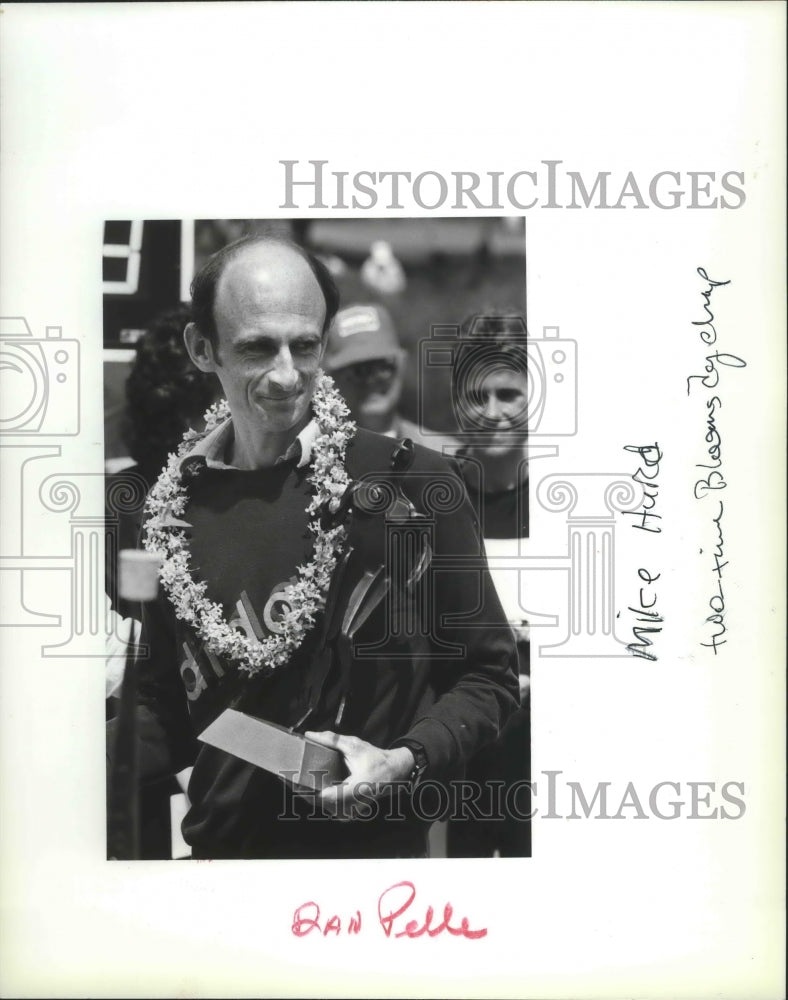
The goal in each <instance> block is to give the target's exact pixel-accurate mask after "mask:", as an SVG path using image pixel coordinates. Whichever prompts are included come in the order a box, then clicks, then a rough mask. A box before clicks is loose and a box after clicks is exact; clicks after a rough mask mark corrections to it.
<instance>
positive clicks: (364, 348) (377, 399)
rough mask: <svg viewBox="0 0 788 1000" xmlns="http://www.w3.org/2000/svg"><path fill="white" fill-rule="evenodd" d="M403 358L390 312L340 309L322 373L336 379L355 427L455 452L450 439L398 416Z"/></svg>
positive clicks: (368, 308) (373, 306)
mask: <svg viewBox="0 0 788 1000" xmlns="http://www.w3.org/2000/svg"><path fill="white" fill-rule="evenodd" d="M406 357H407V355H406V352H405V351H404V350H403V349H402V347H401V345H400V341H399V337H398V336H397V330H396V328H395V326H394V323H393V321H392V318H391V314H390V313H389V311H388V310H387V309H386V308H385V307H384V306H381V305H377V304H372V303H369V304H356V305H351V306H347V307H346V308H344V309H341V310H340V311H339V312H338V313H337V315H336V318H335V319H334V322H333V323H332V325H331V329H330V330H329V333H328V339H327V342H326V352H325V356H324V358H323V368H324V370H325V371H326V372H328V374H329V375H331V377H332V378H333V379H334V381H335V382H336V384H337V388H338V389H339V391H340V392H341V393H342V395H343V397H344V398H345V401H346V402H347V404H348V406H349V408H350V413H351V416H352V417H353V419H354V420H355V421H356V423H357V424H358V425H359V427H363V428H365V429H366V430H369V431H376V432H377V433H378V434H385V435H386V436H387V437H393V438H410V440H411V441H413V442H414V443H415V444H420V445H422V446H424V447H426V448H432V449H433V450H434V451H438V452H443V451H444V450H447V451H448V450H454V449H455V448H456V446H457V442H456V441H454V440H453V438H451V437H450V436H449V435H439V434H434V433H431V432H429V431H428V432H426V433H425V432H424V430H422V428H421V427H419V425H418V424H415V423H413V421H411V420H406V419H405V418H404V417H403V416H401V415H400V414H399V412H398V407H399V401H400V396H401V395H402V380H403V373H404V369H405V361H406Z"/></svg>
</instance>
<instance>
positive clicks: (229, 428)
mask: <svg viewBox="0 0 788 1000" xmlns="http://www.w3.org/2000/svg"><path fill="white" fill-rule="evenodd" d="M319 434H320V425H319V424H318V422H317V420H316V419H315V418H314V417H313V418H312V419H311V420H310V421H309V423H308V424H307V425H306V427H304V429H303V430H302V431H301V432H300V433H299V434H298V436H297V437H296V439H295V441H293V442H292V444H290V446H289V447H288V448H287V450H286V451H285V452H284V454H283V455H280V456H279V458H277V460H276V462H275V463H274V464H275V465H284V464H286V463H288V462H292V463H293V464H294V465H295V467H296V468H297V469H301V468H303V466H305V465H308V464H309V462H310V461H311V460H312V450H313V448H314V444H315V440H316V439H317V437H318V435H319ZM233 436H234V430H233V418H232V417H229V418H228V419H227V420H225V421H224V422H223V423H221V424H219V426H218V427H215V428H214V429H213V430H212V431H210V433H208V434H206V436H205V437H204V438H201V440H199V441H198V442H197V443H196V444H195V446H194V447H193V448H192V449H191V450H190V451H189V452H188V453H187V454H186V455H184V457H183V459H182V460H181V465H183V463H184V462H188V461H189V460H191V459H193V458H196V457H202V458H204V459H205V464H206V465H207V466H208V468H209V469H236V468H237V466H235V465H229V464H228V463H227V462H225V456H226V455H227V453H228V451H229V449H230V445H231V443H232V440H233Z"/></svg>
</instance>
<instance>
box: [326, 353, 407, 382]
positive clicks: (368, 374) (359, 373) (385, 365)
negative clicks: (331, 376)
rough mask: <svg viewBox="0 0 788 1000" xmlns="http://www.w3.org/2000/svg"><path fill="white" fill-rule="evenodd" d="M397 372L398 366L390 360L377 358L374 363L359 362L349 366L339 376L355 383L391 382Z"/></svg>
mask: <svg viewBox="0 0 788 1000" xmlns="http://www.w3.org/2000/svg"><path fill="white" fill-rule="evenodd" d="M396 372H397V364H396V362H395V361H391V360H390V359H389V358H375V359H374V360H372V361H359V363H358V364H355V365H348V366H347V367H346V368H342V369H340V371H339V372H337V374H339V375H342V376H343V377H345V378H349V379H351V380H352V381H353V382H378V381H380V382H383V381H386V382H390V381H391V379H393V377H394V375H395V374H396Z"/></svg>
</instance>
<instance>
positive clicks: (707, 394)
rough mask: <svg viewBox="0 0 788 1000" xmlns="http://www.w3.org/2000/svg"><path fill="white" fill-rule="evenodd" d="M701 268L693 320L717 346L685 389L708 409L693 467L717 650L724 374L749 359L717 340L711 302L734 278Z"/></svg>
mask: <svg viewBox="0 0 788 1000" xmlns="http://www.w3.org/2000/svg"><path fill="white" fill-rule="evenodd" d="M697 273H698V275H699V276H700V278H701V279H702V280H703V282H704V285H705V287H704V288H703V289H702V291H701V298H702V300H703V312H704V314H705V315H704V317H703V318H701V319H698V320H693V321H692V325H693V326H694V327H697V333H698V336H699V337H700V340H701V342H702V344H703V345H704V348H706V349H708V348H712V347H713V348H715V349H714V350H713V351H710V352H709V353H707V354H706V356H705V359H704V360H705V364H704V366H703V374H701V375H690V376H689V378H688V379H687V395H688V396H691V395H692V394H693V392H694V393H695V394H697V395H701V396H702V398H703V400H704V403H705V411H706V432H705V435H704V444H705V454H704V455H703V460H702V461H700V462H696V463H695V467H696V468H697V469H700V470H702V471H701V472H700V473H699V478H698V479H697V480H696V481H695V485H694V487H693V496H694V497H695V499H696V500H697V501H699V502H700V503H702V504H704V505H705V506H707V507H709V508H710V514H711V521H712V524H713V528H712V537H713V539H714V542H713V548H712V549H711V552H710V554H708V555H707V553H706V550H704V549H703V548H701V549H700V554H701V555H706V556H707V558H706V560H705V562H707V563H708V564H709V567H710V572H711V574H712V593H711V596H710V597H709V601H708V607H709V610H710V611H711V614H709V615H708V616H707V617H706V622H705V624H707V625H708V626H709V634H708V641H702V642H701V645H702V646H706V647H711V648H712V649H713V650H714V655H715V656H716V655H717V651H718V647H719V646H722V645H724V644H725V642H726V641H727V640H726V639H725V638H724V636H725V633H726V631H727V628H726V625H725V591H724V588H723V575H724V574H723V571H724V569H725V567H726V566H727V565H728V561H727V560H726V559H725V535H724V532H723V517H724V513H725V505H724V502H723V499H722V495H721V491H722V490H724V489H727V486H728V483H727V481H726V479H725V473H724V470H723V456H724V449H723V441H722V435H721V433H720V428H719V427H718V425H717V419H718V414H719V412H720V411H721V410H722V408H723V406H722V378H723V372H724V370H725V369H731V368H732V369H736V368H746V367H747V363H746V361H744V360H742V358H740V357H738V356H737V355H735V354H728V353H726V352H724V351H721V350H720V349H719V345H718V343H717V341H718V333H717V328H716V326H715V316H714V312H713V310H712V308H711V303H712V297H713V296H714V295H715V293H716V292H717V290H718V289H720V288H725V287H726V286H727V285H730V283H731V282H730V280H728V281H716V280H715V279H714V278H710V277H709V275H708V274H707V272H706V270H705V268H702V267H699V268H697Z"/></svg>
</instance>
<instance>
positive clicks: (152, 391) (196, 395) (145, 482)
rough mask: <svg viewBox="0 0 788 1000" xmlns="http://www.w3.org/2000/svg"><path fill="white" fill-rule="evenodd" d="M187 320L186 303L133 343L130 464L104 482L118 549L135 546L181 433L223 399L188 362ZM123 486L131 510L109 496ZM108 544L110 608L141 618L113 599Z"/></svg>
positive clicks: (211, 380)
mask: <svg viewBox="0 0 788 1000" xmlns="http://www.w3.org/2000/svg"><path fill="white" fill-rule="evenodd" d="M190 318H191V312H190V310H189V307H188V306H186V305H179V306H176V307H175V308H174V309H169V310H167V311H166V312H163V313H160V314H159V315H158V316H156V317H155V319H154V320H153V321H152V322H151V324H150V326H149V327H148V329H147V330H146V331H145V333H144V334H143V335H142V336H141V337H140V339H139V340H138V341H137V345H136V356H135V358H134V361H133V363H132V366H131V372H130V373H129V377H128V379H127V380H126V416H125V419H124V427H123V439H124V441H125V443H126V446H127V447H128V449H129V455H130V456H131V458H132V459H133V460H134V464H133V465H130V466H127V467H125V468H124V469H123V470H122V471H120V472H117V473H113V474H112V475H110V476H108V477H107V480H106V499H107V503H106V506H107V522H108V524H110V523H113V524H116V525H117V533H116V536H115V543H116V546H117V550H120V549H134V548H137V547H138V544H139V536H140V527H141V520H142V506H143V500H144V494H145V493H147V491H148V490H149V489H150V487H151V486H152V485H153V483H155V482H156V479H157V477H158V475H159V473H160V472H161V470H162V468H163V467H164V466H165V465H166V464H167V456H168V455H169V454H170V452H173V451H175V449H176V448H177V447H178V445H179V444H180V442H181V439H182V437H183V435H184V432H185V431H186V430H187V429H188V428H189V427H193V428H195V429H199V428H200V427H202V423H203V414H204V413H205V411H206V410H207V408H208V407H209V406H210V405H211V403H213V402H215V401H216V400H217V399H218V398H220V396H221V386H220V385H219V380H218V379H217V378H216V376H215V375H212V374H209V373H208V374H207V373H205V372H201V371H199V370H198V369H197V368H195V366H194V365H193V364H192V361H191V358H190V357H189V354H188V351H187V350H186V345H185V344H184V342H183V331H184V330H185V328H186V324H187V323H188V322H189V320H190ZM124 484H126V485H128V486H129V487H132V488H134V492H135V493H136V494H137V495H138V496H139V495H140V494H142V499H141V500H140V502H139V504H137V505H136V506H135V507H134V509H131V510H130V509H128V504H124V505H123V506H122V507H121V508H120V509H115V508H114V506H113V500H112V498H113V496H115V495H117V493H116V491H117V490H118V489H119V488H121V487H122V486H123V485H124ZM116 554H117V553H113V552H112V550H111V547H110V546H107V566H106V580H107V593H108V594H109V597H110V600H111V602H112V607H113V608H114V609H115V610H117V611H118V612H120V613H121V615H122V616H123V617H124V618H128V617H129V616H133V617H135V618H139V612H138V609H137V608H136V607H131V606H129V605H127V604H125V603H124V602H123V601H122V600H121V599H119V598H118V596H117V565H116V560H115V555H116Z"/></svg>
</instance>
